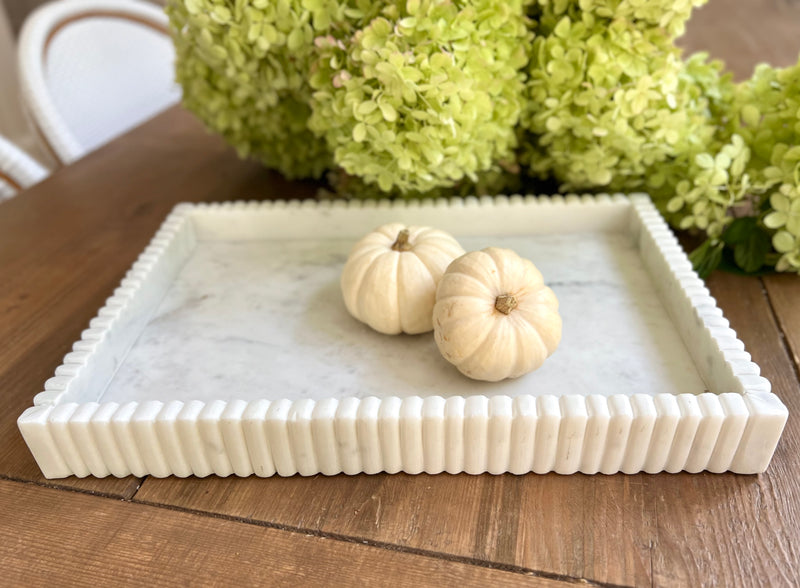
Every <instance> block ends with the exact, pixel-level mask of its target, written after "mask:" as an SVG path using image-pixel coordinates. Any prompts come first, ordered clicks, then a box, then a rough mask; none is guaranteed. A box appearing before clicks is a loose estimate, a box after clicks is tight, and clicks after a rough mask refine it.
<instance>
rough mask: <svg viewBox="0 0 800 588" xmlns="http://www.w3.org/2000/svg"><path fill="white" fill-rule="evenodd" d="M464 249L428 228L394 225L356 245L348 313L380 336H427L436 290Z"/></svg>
mask: <svg viewBox="0 0 800 588" xmlns="http://www.w3.org/2000/svg"><path fill="white" fill-rule="evenodd" d="M463 253H464V249H462V248H461V245H459V244H458V241H456V240H455V239H454V238H453V237H452V236H451V235H449V234H448V233H445V232H444V231H440V230H437V229H432V228H430V227H414V226H409V227H407V226H405V225H403V224H400V223H391V224H388V225H384V226H382V227H379V228H377V229H375V230H374V231H373V232H371V233H369V234H368V235H367V236H365V237H364V238H363V239H361V240H360V241H359V242H358V243H356V245H355V246H354V247H353V249H352V251H351V252H350V256H349V257H348V259H347V263H346V264H345V266H344V270H343V272H342V281H341V285H342V295H343V296H344V303H345V306H346V307H347V310H348V311H349V312H350V314H352V315H353V316H354V317H355V318H357V319H358V320H360V321H361V322H364V323H367V324H368V325H369V326H370V327H372V328H373V329H375V330H376V331H379V332H381V333H386V334H388V335H396V334H398V333H409V334H416V333H426V332H428V331H430V330H431V329H432V328H433V324H432V320H431V313H432V312H433V305H434V303H435V302H436V286H437V285H438V284H439V280H440V279H441V277H442V274H443V273H444V271H445V269H447V266H448V264H449V263H450V262H451V261H453V260H454V259H455V258H456V257H458V256H459V255H462V254H463Z"/></svg>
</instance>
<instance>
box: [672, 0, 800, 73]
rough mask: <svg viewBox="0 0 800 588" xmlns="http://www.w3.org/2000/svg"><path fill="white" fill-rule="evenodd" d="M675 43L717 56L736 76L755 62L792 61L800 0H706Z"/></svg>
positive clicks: (798, 39)
mask: <svg viewBox="0 0 800 588" xmlns="http://www.w3.org/2000/svg"><path fill="white" fill-rule="evenodd" d="M679 44H680V45H681V46H682V47H684V48H685V49H686V50H687V52H689V53H694V52H696V51H708V52H709V54H710V55H711V56H712V57H714V58H717V59H722V60H723V61H725V63H726V64H727V67H728V69H729V70H730V71H731V72H733V74H734V78H736V79H738V80H743V79H746V78H749V77H750V76H751V75H752V73H753V68H754V67H755V66H756V65H758V64H759V63H769V64H771V65H774V66H778V67H786V66H788V65H792V64H794V63H797V58H798V54H800V2H798V1H797V0H736V1H735V0H711V1H710V2H709V3H708V4H706V5H705V6H703V7H702V8H699V9H697V10H695V11H694V13H693V14H692V18H691V19H690V20H689V23H688V25H687V27H686V35H685V36H684V37H683V38H681V39H680V40H679Z"/></svg>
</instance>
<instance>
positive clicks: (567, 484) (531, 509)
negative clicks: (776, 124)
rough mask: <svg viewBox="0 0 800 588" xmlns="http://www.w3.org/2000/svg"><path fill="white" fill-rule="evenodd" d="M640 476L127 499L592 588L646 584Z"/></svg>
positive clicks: (310, 487) (309, 485)
mask: <svg viewBox="0 0 800 588" xmlns="http://www.w3.org/2000/svg"><path fill="white" fill-rule="evenodd" d="M643 483H644V476H582V475H576V476H559V475H556V474H551V475H546V476H537V475H528V476H513V475H503V476H490V475H483V476H469V475H466V474H462V475H457V476H452V475H446V474H442V475H438V476H428V475H424V474H423V475H419V476H409V475H405V474H396V475H384V474H380V475H374V476H366V475H359V476H334V477H325V476H315V477H311V478H301V477H297V476H296V477H292V478H278V477H275V478H268V479H259V478H247V479H236V478H216V477H210V478H205V479H197V478H188V479H183V480H181V479H177V478H165V479H155V478H148V479H147V480H146V481H145V483H144V484H143V486H142V488H141V490H140V491H139V492H138V493H137V495H136V496H135V500H139V501H143V502H148V503H156V504H168V505H171V506H175V507H180V508H185V509H191V510H197V511H204V512H213V513H217V514H223V515H227V516H233V517H241V518H244V519H248V520H256V521H263V522H265V523H269V524H272V525H279V526H283V527H289V528H293V529H298V530H304V531H306V530H307V531H309V532H322V533H326V534H332V535H337V536H344V537H347V538H350V539H352V540H355V541H362V540H366V541H370V542H379V543H389V544H392V545H398V546H401V547H404V548H410V549H419V550H424V551H426V552H433V553H439V554H443V555H445V556H448V557H450V556H455V557H463V558H468V559H474V560H479V561H486V562H492V563H494V564H499V565H510V566H515V567H518V568H523V569H526V570H531V571H536V572H539V573H546V574H549V575H554V576H559V577H569V578H574V579H580V580H587V581H590V582H599V583H610V584H625V585H642V584H649V583H650V579H649V574H650V548H651V545H652V544H653V543H654V542H655V534H654V532H655V529H654V525H653V521H654V514H655V513H654V508H655V507H654V505H653V504H652V503H648V502H646V500H645V497H644V493H643Z"/></svg>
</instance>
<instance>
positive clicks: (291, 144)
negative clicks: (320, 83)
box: [166, 0, 347, 177]
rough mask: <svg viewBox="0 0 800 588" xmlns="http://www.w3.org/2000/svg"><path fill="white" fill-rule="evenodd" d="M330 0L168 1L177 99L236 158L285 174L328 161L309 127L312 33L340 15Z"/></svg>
mask: <svg viewBox="0 0 800 588" xmlns="http://www.w3.org/2000/svg"><path fill="white" fill-rule="evenodd" d="M346 8H347V6H346V4H344V3H341V2H337V1H335V0H168V2H167V5H166V11H167V14H168V15H169V18H170V25H171V29H172V33H173V40H174V44H175V49H176V77H177V81H178V82H179V83H180V84H181V86H182V87H183V102H184V105H185V106H186V107H187V108H188V109H189V110H191V111H192V112H194V113H195V114H196V115H197V116H198V117H199V118H200V119H201V120H202V121H203V122H204V123H205V124H206V125H207V126H208V127H209V128H210V129H211V130H213V131H215V132H217V133H219V134H221V135H222V136H223V137H225V139H226V140H227V141H228V142H229V143H230V144H232V145H233V146H234V147H236V149H237V150H238V152H239V154H240V155H241V156H243V157H246V156H251V157H254V158H257V159H260V160H261V161H262V162H263V163H264V164H265V165H266V166H268V167H271V168H274V169H277V170H280V171H281V172H282V173H284V174H285V175H286V176H288V177H307V176H312V177H318V176H319V175H320V174H321V173H322V172H323V171H324V170H325V169H326V168H327V167H329V166H330V164H331V156H330V153H329V151H328V149H327V146H326V145H325V144H324V142H322V141H320V140H318V139H317V138H316V137H315V136H314V135H313V133H312V132H311V131H310V130H309V129H308V124H307V120H308V117H309V116H310V115H311V107H310V98H311V87H310V86H309V84H308V79H309V75H310V65H311V61H312V57H313V49H314V44H313V41H314V38H315V36H316V35H318V34H321V33H325V32H326V31H328V30H329V29H330V28H331V27H333V26H334V24H335V23H338V22H346V21H347V15H346V12H347V11H346Z"/></svg>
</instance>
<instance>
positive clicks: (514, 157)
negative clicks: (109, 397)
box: [166, 0, 800, 272]
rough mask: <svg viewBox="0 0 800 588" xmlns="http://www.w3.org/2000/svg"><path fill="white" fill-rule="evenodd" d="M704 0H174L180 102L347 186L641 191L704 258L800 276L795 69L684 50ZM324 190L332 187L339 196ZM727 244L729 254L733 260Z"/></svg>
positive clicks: (216, 127) (217, 128) (274, 161)
mask: <svg viewBox="0 0 800 588" xmlns="http://www.w3.org/2000/svg"><path fill="white" fill-rule="evenodd" d="M705 2H706V0H507V1H504V2H499V1H497V0H166V10H167V13H168V15H169V18H170V25H171V29H172V34H173V39H174V43H175V48H176V77H177V80H178V82H179V83H180V84H181V85H182V87H183V100H184V104H185V105H186V106H187V107H188V108H189V109H190V110H192V111H193V112H194V113H195V114H197V116H198V117H199V118H200V119H201V120H202V121H203V122H204V123H205V124H206V126H207V127H208V128H209V129H211V130H212V131H214V132H217V133H219V134H221V135H222V136H224V137H225V139H226V140H227V141H228V142H229V143H231V144H232V145H233V146H235V147H236V149H237V150H238V152H239V153H240V154H241V155H242V156H243V157H252V158H255V159H258V160H260V161H262V162H263V163H264V164H265V165H266V166H267V167H270V168H273V169H276V170H279V171H280V172H282V173H283V174H284V175H286V176H288V177H315V178H323V179H325V180H327V183H328V188H329V189H330V190H332V193H333V194H335V195H336V196H339V197H341V196H344V197H350V198H420V197H437V196H451V195H469V194H492V193H502V192H506V193H508V192H516V191H530V192H547V191H552V190H553V189H559V190H561V191H590V192H591V191H622V192H631V191H646V192H648V193H650V194H651V195H652V196H653V199H654V201H655V203H656V205H657V206H659V208H660V209H661V211H662V212H663V213H664V215H665V216H666V217H667V219H668V220H669V221H670V222H671V223H672V224H673V225H674V226H676V227H679V228H682V229H689V230H693V231H696V232H700V233H703V234H705V235H706V236H707V237H708V240H707V241H706V242H705V243H704V244H703V246H702V247H701V248H699V249H698V250H697V252H696V253H695V254H694V255H693V259H694V260H695V261H697V262H698V267H702V268H703V269H704V270H710V269H711V268H713V267H715V266H716V265H718V264H719V263H731V264H735V265H737V266H738V267H739V268H740V269H743V270H744V271H748V272H750V271H756V270H758V269H759V268H762V267H774V268H775V269H777V270H780V271H795V272H800V63H798V64H797V65H795V66H792V67H788V68H785V69H776V68H771V67H768V66H761V67H759V68H757V69H756V71H755V73H754V74H753V76H752V78H751V79H750V80H747V81H745V82H742V83H739V84H734V82H733V81H732V79H731V76H730V75H728V74H726V73H725V72H724V69H723V66H722V64H720V63H718V62H712V61H709V59H708V57H707V56H706V55H703V54H698V55H693V56H690V57H688V58H687V57H685V56H684V55H683V54H682V53H681V51H680V50H679V49H678V48H677V47H676V45H675V40H676V38H677V37H678V36H679V35H680V34H682V33H683V31H684V28H685V25H686V21H687V19H688V18H689V16H690V14H691V11H692V9H693V8H695V7H697V6H700V5H702V4H704V3H705ZM330 193H331V192H329V194H330ZM726 255H727V257H726Z"/></svg>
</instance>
